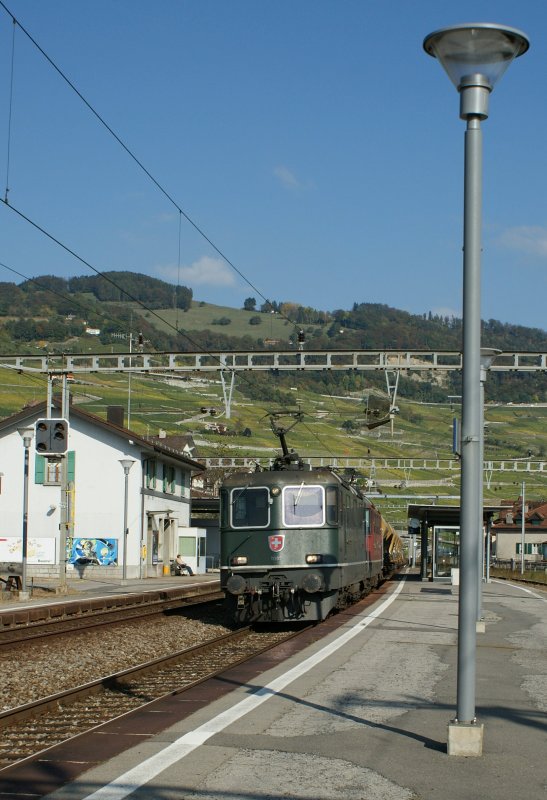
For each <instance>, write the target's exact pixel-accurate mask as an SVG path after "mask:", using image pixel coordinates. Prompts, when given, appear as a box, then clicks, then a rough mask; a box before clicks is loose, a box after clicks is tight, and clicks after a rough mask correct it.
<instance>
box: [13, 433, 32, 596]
mask: <svg viewBox="0 0 547 800" xmlns="http://www.w3.org/2000/svg"><path fill="white" fill-rule="evenodd" d="M17 433H18V434H19V436H20V437H21V439H22V440H23V445H24V446H25V466H24V471H23V556H22V567H21V591H22V595H23V597H26V592H27V549H28V464H29V449H30V445H31V443H32V439H33V437H34V428H17Z"/></svg>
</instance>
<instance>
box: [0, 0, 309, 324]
mask: <svg viewBox="0 0 547 800" xmlns="http://www.w3.org/2000/svg"><path fill="white" fill-rule="evenodd" d="M0 6H1V7H2V8H3V9H4V11H5V12H6V13H7V14H9V16H10V17H11V18H12V20H13V24H14V26H15V25H18V26H19V28H20V29H21V31H22V32H23V33H24V34H25V36H27V38H28V39H29V40H30V41H31V42H32V44H33V45H34V46H35V47H36V49H37V50H38V51H39V52H40V53H41V54H42V56H43V57H44V58H45V59H46V61H47V62H48V64H50V66H51V67H53V69H54V70H55V72H57V74H58V75H59V76H60V77H61V78H62V79H63V80H64V81H65V83H66V84H67V85H68V86H69V87H70V88H71V89H72V91H73V92H75V94H76V95H77V96H78V97H79V98H80V100H81V101H82V103H84V105H85V106H86V108H88V109H89V111H91V113H92V114H93V115H94V116H95V117H96V119H97V120H98V121H99V122H100V124H101V125H102V126H103V127H104V128H105V129H106V130H107V131H108V132H109V133H110V134H111V135H112V136H113V137H114V139H115V140H116V141H117V142H118V144H119V145H120V147H122V149H123V150H124V151H125V152H126V153H127V155H128V156H129V157H130V158H131V159H132V160H133V161H134V162H135V164H137V166H138V167H139V168H140V169H141V170H142V171H143V172H144V174H145V175H146V176H147V177H148V178H149V179H150V180H151V181H152V183H153V184H154V186H155V187H156V188H157V189H158V190H159V191H160V192H161V193H162V194H163V195H164V197H165V198H166V199H167V200H168V201H169V202H170V203H171V204H172V205H173V206H174V207H175V208H176V209H177V211H178V212H179V214H180V215H181V216H182V217H184V219H185V220H186V221H187V222H188V223H189V224H190V225H191V226H192V227H193V228H194V230H195V231H196V232H197V233H198V234H199V235H200V236H201V237H202V238H203V239H204V240H205V241H206V242H207V244H209V245H210V246H211V247H212V248H213V250H214V251H215V252H216V253H217V254H218V255H219V256H220V257H221V258H222V259H223V260H224V261H225V262H226V263H227V264H228V265H229V266H230V267H231V268H232V269H233V270H234V272H236V273H237V274H238V275H239V276H240V278H242V279H243V280H244V281H245V283H246V284H247V285H248V286H250V287H251V289H252V290H253V291H254V292H256V293H257V294H258V295H259V297H261V298H262V300H263V301H264V302H265V303H266V304H267V305H269V306H270V307H271V308H273V303H272V301H271V300H268V298H267V297H265V295H263V294H262V292H261V291H260V289H258V288H257V287H256V286H255V285H254V284H253V283H252V282H251V281H250V280H249V279H248V278H247V276H246V275H244V273H243V272H242V271H241V270H240V269H239V268H238V267H236V265H235V264H234V263H233V261H231V260H230V259H229V258H228V256H227V255H226V254H225V253H224V252H223V251H222V250H221V249H220V248H219V247H218V246H217V245H216V244H215V243H214V242H213V240H212V239H211V238H210V237H209V236H208V235H207V234H206V233H205V231H204V230H203V228H201V227H200V226H199V225H198V224H197V223H196V222H194V220H193V219H192V217H190V215H189V214H188V213H187V212H186V211H184V209H183V208H181V206H180V205H179V204H178V203H177V201H176V200H175V199H174V198H173V197H172V196H171V194H170V193H169V192H168V191H167V189H165V188H164V186H162V184H161V183H160V182H159V181H158V180H157V179H156V178H155V177H154V176H153V175H152V173H151V172H150V171H149V170H148V169H147V168H146V167H145V166H144V164H143V163H142V161H141V160H140V159H139V158H138V157H137V156H136V155H135V153H133V151H132V150H131V149H130V148H129V146H128V145H126V144H125V142H124V141H123V140H122V139H121V137H120V136H118V134H117V133H116V132H115V131H114V129H113V128H112V127H111V126H110V125H109V124H108V123H107V122H106V120H105V119H104V117H102V116H101V114H99V112H98V111H97V110H96V109H95V108H94V106H92V105H91V103H90V102H89V101H88V100H87V99H86V98H85V97H84V95H83V94H82V93H81V92H80V90H79V89H78V88H77V87H76V86H75V84H74V83H73V82H72V81H71V80H70V79H69V78H68V76H67V75H66V74H65V73H64V72H63V70H62V69H61V68H60V67H58V66H57V64H56V63H55V61H54V60H53V59H52V58H51V57H50V56H49V55H48V54H47V53H46V51H45V50H44V49H43V47H41V46H40V45H39V44H38V42H37V41H36V39H35V38H34V37H33V36H32V35H31V34H30V33H29V31H27V29H26V28H25V27H24V26H23V25H22V24H21V23H20V22H19V20H18V19H17V18H16V17H15V16H14V15H13V14H12V13H11V11H10V10H9V9H8V7H7V6H6V4H5V3H4V2H3V0H0ZM5 202H6V203H7V192H6V197H5ZM278 313H280V312H279V311H278ZM280 316H282V317H283V318H284V319H286V320H287V321H288V322H290V323H291V325H296V323H294V322H293V321H292V320H291V319H289V317H287V316H285V314H282V313H280Z"/></svg>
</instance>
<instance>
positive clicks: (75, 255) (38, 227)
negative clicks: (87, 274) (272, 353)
mask: <svg viewBox="0 0 547 800" xmlns="http://www.w3.org/2000/svg"><path fill="white" fill-rule="evenodd" d="M0 2H1V0H0ZM3 202H4V205H5V206H6V208H9V209H10V210H11V211H12V212H13V213H15V214H17V215H18V216H19V217H21V219H23V220H25V222H28V224H29V225H31V226H32V227H34V228H35V229H36V230H38V231H40V233H42V234H43V235H44V236H46V237H47V238H48V239H50V240H51V241H52V242H54V243H55V244H56V245H58V246H59V247H61V248H62V249H63V250H65V251H66V252H67V253H69V254H70V255H71V256H73V258H75V259H76V260H77V261H80V262H81V263H82V264H84V265H85V266H86V267H88V268H89V269H91V270H92V271H93V272H95V273H96V274H97V275H99V276H100V277H102V278H103V279H104V280H105V281H107V282H108V283H110V284H111V285H112V286H114V287H115V288H116V289H118V290H119V291H120V292H122V293H123V294H125V295H126V296H127V297H128V298H129V299H130V300H132V301H133V302H135V303H137V304H138V305H139V306H140V307H141V308H143V309H144V310H145V311H147V312H148V313H149V314H152V315H153V316H154V317H156V318H157V319H159V320H160V321H161V322H162V323H163V324H164V325H167V327H169V328H171V329H172V330H173V331H175V333H176V334H177V335H178V336H183V337H184V338H185V339H187V340H188V341H189V342H190V344H192V345H193V347H195V348H196V349H197V350H200V351H201V352H203V353H205V354H206V355H209V356H211V358H216V360H217V361H218V362H219V364H220V363H221V361H220V359H219V357H218V356H216V355H215V354H213V353H211V352H210V351H209V350H206V349H205V348H204V347H202V346H201V345H199V344H198V343H197V342H196V341H195V340H194V339H192V337H191V336H189V335H188V334H187V333H186V332H185V331H181V330H178V329H177V328H176V327H175V326H174V325H173V324H171V323H170V322H169V321H168V320H166V319H165V318H164V317H162V316H161V315H160V314H158V313H157V312H156V311H154V310H153V309H152V308H150V307H149V306H147V305H146V304H145V303H143V302H142V301H141V300H139V299H138V298H137V297H135V296H134V295H132V294H131V292H128V291H127V290H125V289H122V287H121V286H119V284H117V283H116V281H115V280H113V279H112V278H110V277H109V276H108V275H105V274H104V273H103V272H101V271H100V270H99V269H97V268H96V267H94V266H93V264H91V263H90V262H89V261H86V259H85V258H83V257H82V256H80V255H79V254H78V253H76V251H75V250H73V249H72V248H70V247H69V246H68V245H66V244H64V242H62V241H61V240H60V239H58V238H57V237H56V236H54V235H53V234H52V233H50V232H49V231H47V230H46V229H45V228H43V227H42V226H41V225H39V224H38V223H37V222H35V221H34V220H32V219H31V218H30V217H28V216H27V215H26V214H24V213H23V212H22V211H21V210H19V209H18V208H16V207H15V206H13V205H12V204H10V203H6V202H5V201H3ZM242 378H243V380H244V381H245V382H246V383H247V384H248V385H249V386H253V384H251V382H250V381H249V380H248V379H247V378H245V377H243V376H242Z"/></svg>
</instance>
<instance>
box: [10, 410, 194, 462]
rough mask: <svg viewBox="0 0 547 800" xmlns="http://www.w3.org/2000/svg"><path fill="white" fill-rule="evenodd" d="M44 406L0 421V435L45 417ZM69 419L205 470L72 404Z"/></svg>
mask: <svg viewBox="0 0 547 800" xmlns="http://www.w3.org/2000/svg"><path fill="white" fill-rule="evenodd" d="M46 405H47V404H46V402H45V401H44V402H41V403H36V404H35V405H30V406H26V407H25V408H24V409H23V410H22V411H19V412H18V413H17V414H13V415H12V416H10V417H6V418H5V419H3V420H0V434H1V433H2V432H3V431H5V430H7V429H8V428H13V427H18V426H19V425H20V424H21V423H25V422H26V421H27V420H29V419H35V418H36V417H38V418H40V417H45V416H46V415H47V411H46ZM54 407H55V409H56V410H57V411H58V410H59V404H58V403H57V402H56V401H55V402H54ZM70 417H71V418H72V417H76V418H78V419H81V420H83V421H86V422H89V423H90V424H92V425H95V426H96V427H98V428H101V429H102V430H105V431H110V432H111V433H116V434H117V435H118V436H120V437H121V438H123V439H126V440H127V442H128V444H131V445H138V446H140V447H142V449H143V450H144V451H148V452H149V453H150V454H151V455H152V454H154V453H158V454H160V455H163V456H166V457H169V458H171V459H174V460H175V461H177V462H179V463H183V464H185V465H186V466H187V467H189V468H190V469H191V470H192V471H193V472H203V470H204V469H205V468H204V467H203V465H202V464H199V463H198V462H197V461H194V460H193V459H191V458H188V456H187V455H185V454H184V453H183V452H182V451H181V450H178V449H176V448H175V447H173V446H169V445H167V444H162V442H163V441H164V440H163V439H159V438H156V437H149V438H145V437H143V436H140V435H139V434H138V433H135V431H132V430H130V429H129V428H124V427H122V426H119V425H115V424H113V423H112V422H108V421H107V420H106V419H103V418H102V417H98V416H97V415H96V414H91V413H90V412H89V411H84V410H83V409H81V408H78V406H75V405H72V404H71V406H70Z"/></svg>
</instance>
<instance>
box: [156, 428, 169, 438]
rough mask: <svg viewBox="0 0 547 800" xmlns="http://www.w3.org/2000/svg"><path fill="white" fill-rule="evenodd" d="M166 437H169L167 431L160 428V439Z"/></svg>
mask: <svg viewBox="0 0 547 800" xmlns="http://www.w3.org/2000/svg"><path fill="white" fill-rule="evenodd" d="M166 438H167V431H164V430H163V429H162V428H160V429H159V432H158V439H166Z"/></svg>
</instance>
